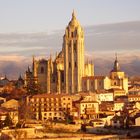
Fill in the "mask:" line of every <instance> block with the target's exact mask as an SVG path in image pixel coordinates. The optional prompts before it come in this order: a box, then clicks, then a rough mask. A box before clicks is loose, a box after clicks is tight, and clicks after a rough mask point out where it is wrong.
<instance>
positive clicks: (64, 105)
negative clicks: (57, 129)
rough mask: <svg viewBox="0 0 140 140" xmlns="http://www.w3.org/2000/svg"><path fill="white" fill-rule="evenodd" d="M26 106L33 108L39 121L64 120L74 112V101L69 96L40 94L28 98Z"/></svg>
mask: <svg viewBox="0 0 140 140" xmlns="http://www.w3.org/2000/svg"><path fill="white" fill-rule="evenodd" d="M26 104H27V105H28V106H31V110H32V113H33V114H34V116H35V118H36V119H37V120H48V119H52V120H53V119H64V118H65V115H66V114H67V115H68V114H69V115H70V112H71V111H72V99H71V96H70V95H67V94H57V93H56V94H55V93H54V94H38V95H34V96H28V97H27V99H26Z"/></svg>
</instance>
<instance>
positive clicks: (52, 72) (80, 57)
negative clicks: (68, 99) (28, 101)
mask: <svg viewBox="0 0 140 140" xmlns="http://www.w3.org/2000/svg"><path fill="white" fill-rule="evenodd" d="M84 56H85V55H84V31H83V28H82V26H81V25H80V23H79V21H78V20H77V18H76V15H75V12H74V11H73V13H72V18H71V20H70V22H69V24H68V26H67V27H66V29H65V34H64V36H63V44H62V50H61V51H60V53H59V54H56V57H55V59H54V60H53V59H52V57H51V56H50V58H49V59H48V60H46V59H41V60H36V58H35V57H34V56H33V62H32V70H30V68H28V70H27V71H26V73H25V86H26V87H27V86H28V85H29V84H31V83H32V82H34V83H37V84H38V85H39V86H40V89H41V91H42V92H43V93H67V94H74V93H78V92H95V91H96V90H108V89H116V88H117V89H122V90H124V91H125V94H126V93H127V92H128V78H127V76H126V75H125V73H124V72H122V71H121V70H120V66H119V62H118V59H117V57H116V60H115V62H114V67H113V69H112V70H111V72H110V74H109V76H95V75H94V65H93V63H92V61H91V62H87V63H85V60H84Z"/></svg>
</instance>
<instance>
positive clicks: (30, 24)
mask: <svg viewBox="0 0 140 140" xmlns="http://www.w3.org/2000/svg"><path fill="white" fill-rule="evenodd" d="M73 9H75V11H76V13H77V17H78V19H79V21H80V22H81V24H82V26H86V25H95V24H96V25H97V24H104V23H114V22H123V21H138V20H140V0H0V33H5V32H38V31H39V32H46V31H53V30H57V29H65V27H66V25H67V24H68V22H69V20H70V18H71V13H72V10H73Z"/></svg>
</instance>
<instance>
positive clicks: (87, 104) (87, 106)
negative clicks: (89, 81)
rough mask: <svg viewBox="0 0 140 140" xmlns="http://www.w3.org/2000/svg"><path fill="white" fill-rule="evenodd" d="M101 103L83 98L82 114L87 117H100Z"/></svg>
mask: <svg viewBox="0 0 140 140" xmlns="http://www.w3.org/2000/svg"><path fill="white" fill-rule="evenodd" d="M98 113H99V103H98V102H97V101H88V100H82V101H81V102H80V116H81V117H82V118H87V119H95V118H98Z"/></svg>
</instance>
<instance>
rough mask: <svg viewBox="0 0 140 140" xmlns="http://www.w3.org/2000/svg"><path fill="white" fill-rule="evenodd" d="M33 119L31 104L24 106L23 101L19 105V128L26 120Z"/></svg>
mask: <svg viewBox="0 0 140 140" xmlns="http://www.w3.org/2000/svg"><path fill="white" fill-rule="evenodd" d="M30 119H34V112H33V107H32V105H31V104H26V102H25V101H20V103H19V120H20V123H21V127H23V126H24V124H25V123H26V122H27V120H30Z"/></svg>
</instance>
